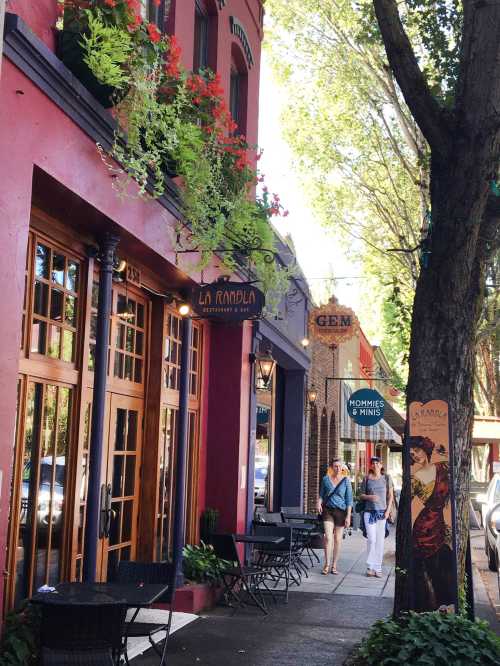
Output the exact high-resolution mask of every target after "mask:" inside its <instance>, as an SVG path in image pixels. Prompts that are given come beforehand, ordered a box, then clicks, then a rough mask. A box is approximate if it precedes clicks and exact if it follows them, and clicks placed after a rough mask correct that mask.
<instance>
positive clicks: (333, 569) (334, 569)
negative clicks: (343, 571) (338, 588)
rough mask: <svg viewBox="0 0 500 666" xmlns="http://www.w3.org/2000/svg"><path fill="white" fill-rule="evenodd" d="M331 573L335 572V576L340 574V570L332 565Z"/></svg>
mask: <svg viewBox="0 0 500 666" xmlns="http://www.w3.org/2000/svg"><path fill="white" fill-rule="evenodd" d="M330 573H331V574H333V575H334V576H338V575H339V572H338V571H337V569H336V568H335V567H332V570H331V571H330Z"/></svg>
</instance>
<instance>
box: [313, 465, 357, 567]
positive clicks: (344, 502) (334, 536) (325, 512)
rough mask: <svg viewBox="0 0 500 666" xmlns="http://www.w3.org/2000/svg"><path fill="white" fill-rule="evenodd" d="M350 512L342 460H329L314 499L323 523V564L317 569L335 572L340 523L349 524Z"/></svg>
mask: <svg viewBox="0 0 500 666" xmlns="http://www.w3.org/2000/svg"><path fill="white" fill-rule="evenodd" d="M351 512H352V486H351V481H350V480H349V479H348V478H347V477H345V476H343V475H342V461H341V460H340V459H339V458H335V459H334V460H332V461H330V464H329V466H328V471H327V473H326V474H325V476H324V477H323V480H322V481H321V487H320V490H319V499H318V513H321V515H322V518H323V525H324V527H325V538H324V547H325V565H324V567H323V571H322V572H321V573H322V574H323V575H324V576H326V575H327V574H328V572H330V573H332V574H338V571H337V562H338V560H339V555H340V547H341V545H342V533H343V531H344V527H349V525H350V523H351Z"/></svg>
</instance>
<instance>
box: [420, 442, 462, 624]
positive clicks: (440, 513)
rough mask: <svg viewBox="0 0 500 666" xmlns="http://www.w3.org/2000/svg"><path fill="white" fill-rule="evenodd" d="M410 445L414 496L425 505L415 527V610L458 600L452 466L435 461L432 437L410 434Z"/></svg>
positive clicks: (432, 608) (428, 608) (437, 606)
mask: <svg viewBox="0 0 500 666" xmlns="http://www.w3.org/2000/svg"><path fill="white" fill-rule="evenodd" d="M409 446H410V455H411V462H412V467H411V488H412V498H413V497H418V498H419V499H420V501H421V502H422V503H423V505H424V508H423V509H422V511H421V512H420V513H419V514H418V516H417V518H416V520H415V522H414V524H413V530H412V539H413V555H414V566H415V572H414V574H415V577H414V579H415V582H416V584H415V610H417V611H426V610H436V609H437V608H439V607H440V606H442V605H446V606H448V605H450V604H453V603H454V602H455V599H454V595H453V590H454V572H453V566H454V558H453V551H452V539H451V528H450V526H448V525H447V524H446V521H445V518H444V509H445V507H446V505H447V504H448V503H449V501H450V476H449V468H448V463H447V462H444V461H443V462H431V457H432V453H433V451H434V449H435V446H436V445H435V443H434V442H433V441H432V440H431V439H429V438H428V437H410V438H409ZM440 453H441V452H440ZM444 453H445V451H444V450H443V451H442V454H444Z"/></svg>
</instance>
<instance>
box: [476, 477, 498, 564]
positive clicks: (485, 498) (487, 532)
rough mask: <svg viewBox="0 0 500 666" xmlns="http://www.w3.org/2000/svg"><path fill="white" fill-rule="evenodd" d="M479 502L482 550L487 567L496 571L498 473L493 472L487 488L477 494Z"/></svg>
mask: <svg viewBox="0 0 500 666" xmlns="http://www.w3.org/2000/svg"><path fill="white" fill-rule="evenodd" d="M478 501H479V502H480V503H481V516H482V519H483V525H484V550H485V553H486V557H487V558H488V567H489V568H490V570H491V571H497V565H498V562H497V554H496V541H497V536H498V530H497V522H498V521H500V474H495V475H494V476H493V478H492V479H491V481H490V484H489V486H488V490H487V491H486V493H485V494H484V495H482V496H478Z"/></svg>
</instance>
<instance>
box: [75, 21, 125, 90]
mask: <svg viewBox="0 0 500 666" xmlns="http://www.w3.org/2000/svg"><path fill="white" fill-rule="evenodd" d="M87 14H88V19H87V20H88V25H89V34H88V35H86V34H83V35H82V46H83V49H84V50H85V54H86V55H85V58H84V60H85V63H86V64H87V65H88V67H89V68H90V69H91V70H92V71H93V73H94V74H95V76H96V77H97V78H98V79H99V80H101V81H107V83H108V84H109V85H110V86H113V87H114V88H124V87H125V86H126V84H127V82H128V77H127V76H126V74H125V73H124V71H123V65H124V63H126V62H127V61H128V59H129V56H130V51H131V48H132V44H131V40H130V35H127V34H126V33H124V32H123V30H120V28H117V27H116V26H113V25H104V23H103V21H102V18H101V15H100V13H99V12H98V13H97V14H96V15H95V16H94V15H92V13H91V12H87Z"/></svg>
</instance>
